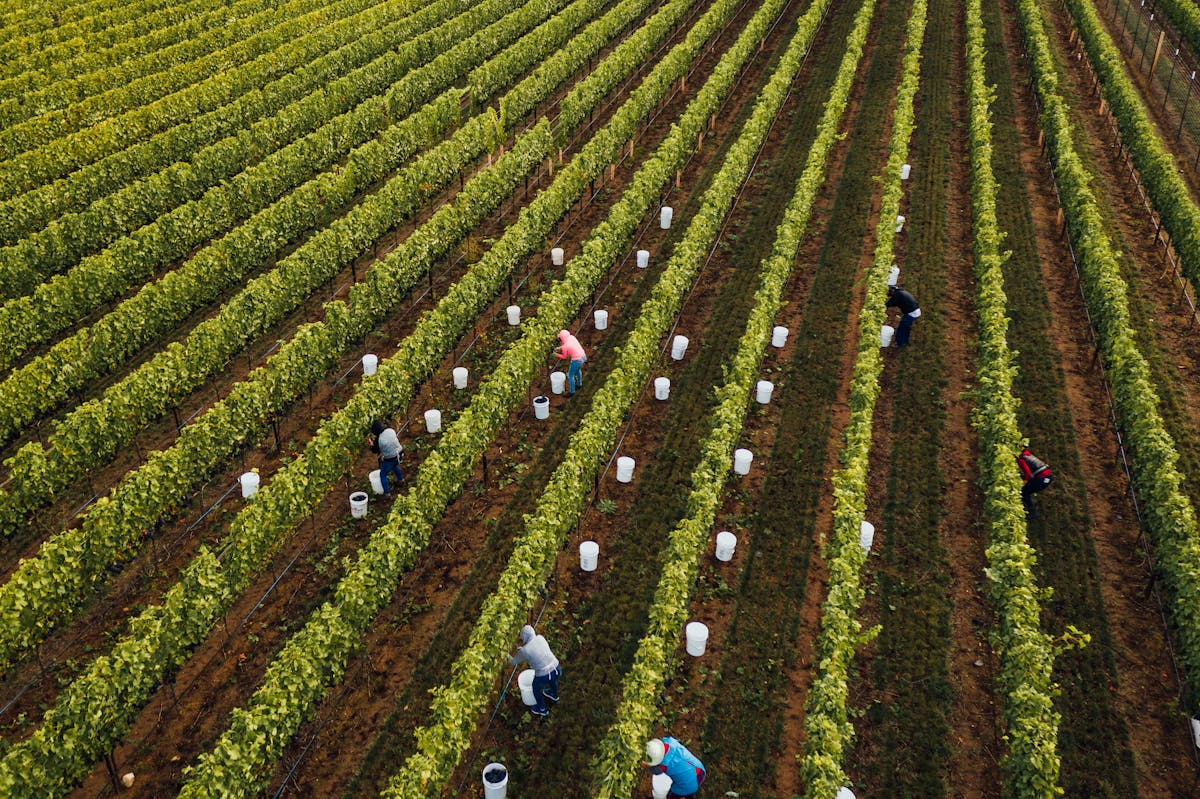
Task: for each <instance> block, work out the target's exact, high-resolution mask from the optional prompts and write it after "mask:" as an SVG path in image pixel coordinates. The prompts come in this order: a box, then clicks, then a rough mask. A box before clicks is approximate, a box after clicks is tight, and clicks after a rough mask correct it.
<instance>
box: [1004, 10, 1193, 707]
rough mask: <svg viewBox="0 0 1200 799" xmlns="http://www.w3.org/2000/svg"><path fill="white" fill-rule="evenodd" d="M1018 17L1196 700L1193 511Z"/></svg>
mask: <svg viewBox="0 0 1200 799" xmlns="http://www.w3.org/2000/svg"><path fill="white" fill-rule="evenodd" d="M1017 11H1018V20H1019V21H1020V23H1021V31H1022V36H1023V40H1024V42H1025V47H1026V51H1027V52H1028V54H1029V62H1030V67H1031V69H1032V71H1033V79H1034V89H1035V91H1036V94H1037V98H1038V101H1039V104H1040V107H1041V115H1040V123H1041V129H1042V131H1043V132H1044V133H1045V136H1046V141H1047V143H1048V154H1049V156H1050V160H1051V164H1052V166H1053V168H1054V175H1055V181H1056V184H1057V187H1058V193H1059V197H1060V199H1061V201H1062V205H1063V211H1064V212H1065V214H1066V220H1067V232H1068V235H1069V237H1070V241H1071V245H1072V246H1073V248H1074V250H1075V254H1076V257H1077V260H1078V265H1079V272H1080V276H1081V282H1082V288H1083V291H1084V301H1085V303H1086V304H1087V307H1088V312H1089V314H1090V316H1091V318H1092V320H1093V323H1094V324H1095V325H1096V334H1097V336H1098V338H1099V342H1100V352H1101V354H1102V355H1103V358H1104V364H1105V369H1106V372H1107V374H1108V378H1109V380H1110V381H1111V383H1112V387H1113V396H1114V401H1115V403H1116V409H1117V415H1118V416H1119V417H1120V420H1121V425H1122V429H1123V430H1124V431H1125V434H1126V440H1127V441H1128V442H1129V444H1130V448H1131V454H1132V462H1133V482H1134V488H1135V489H1136V491H1137V493H1138V495H1139V496H1140V497H1141V498H1142V500H1143V502H1144V507H1145V509H1146V515H1145V518H1146V521H1147V527H1148V528H1149V532H1150V536H1151V538H1152V540H1153V541H1154V547H1155V554H1156V556H1157V559H1158V567H1159V569H1160V570H1161V574H1162V576H1163V577H1164V578H1165V579H1164V583H1165V584H1166V586H1167V587H1168V589H1169V592H1170V595H1171V600H1170V603H1169V613H1170V616H1171V620H1172V623H1173V625H1174V628H1175V633H1176V636H1177V639H1178V641H1179V651H1180V654H1181V658H1182V661H1183V671H1184V681H1185V684H1186V685H1187V687H1188V692H1189V694H1190V696H1191V697H1193V700H1192V701H1195V699H1194V698H1195V697H1200V531H1198V530H1197V524H1196V511H1195V508H1194V507H1192V504H1191V502H1190V501H1189V500H1188V498H1187V496H1186V494H1184V492H1183V489H1182V484H1183V475H1182V474H1181V473H1180V471H1179V468H1178V466H1177V464H1178V461H1179V453H1178V451H1177V450H1176V449H1175V444H1174V441H1173V440H1172V438H1171V436H1170V434H1169V433H1168V432H1167V430H1166V427H1165V425H1164V423H1163V419H1162V415H1161V414H1160V413H1159V410H1158V395H1157V393H1156V392H1155V390H1154V383H1153V381H1152V380H1151V377H1150V367H1149V365H1148V364H1147V363H1146V359H1145V358H1144V357H1143V356H1142V354H1141V352H1140V351H1139V350H1138V348H1137V344H1136V343H1135V340H1134V338H1135V334H1134V330H1133V324H1132V322H1131V320H1130V316H1129V303H1128V297H1127V291H1128V289H1127V285H1126V283H1125V280H1124V279H1123V278H1122V277H1121V270H1120V265H1119V264H1118V263H1117V260H1116V257H1115V256H1114V251H1113V248H1112V243H1111V241H1110V239H1109V238H1108V235H1107V234H1106V233H1105V231H1104V221H1103V217H1102V215H1101V212H1100V207H1099V203H1098V202H1097V200H1096V197H1095V194H1093V192H1092V190H1091V188H1090V185H1091V183H1092V181H1093V176H1092V175H1091V174H1090V173H1089V171H1088V170H1087V169H1086V167H1084V165H1083V162H1082V161H1081V160H1080V158H1079V155H1078V154H1077V153H1076V151H1075V145H1074V141H1073V125H1072V124H1071V121H1070V118H1069V115H1068V110H1067V106H1066V104H1065V103H1064V102H1063V100H1062V97H1061V96H1060V95H1059V94H1058V90H1057V83H1058V75H1057V73H1056V71H1055V66H1054V60H1053V55H1052V53H1051V50H1050V44H1049V40H1048V37H1047V35H1046V31H1045V28H1044V25H1043V22H1042V18H1041V13H1040V9H1039V8H1038V6H1037V3H1036V2H1035V0H1018V2H1017Z"/></svg>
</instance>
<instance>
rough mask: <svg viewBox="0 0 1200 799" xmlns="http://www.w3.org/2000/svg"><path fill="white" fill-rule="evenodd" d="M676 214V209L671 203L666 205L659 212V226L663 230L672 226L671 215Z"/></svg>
mask: <svg viewBox="0 0 1200 799" xmlns="http://www.w3.org/2000/svg"><path fill="white" fill-rule="evenodd" d="M674 215H675V209H673V208H672V207H671V206H669V205H664V206H663V207H662V210H661V211H659V212H658V226H659V227H660V228H662V229H663V230H666V229H667V228H669V227H671V217H672V216H674Z"/></svg>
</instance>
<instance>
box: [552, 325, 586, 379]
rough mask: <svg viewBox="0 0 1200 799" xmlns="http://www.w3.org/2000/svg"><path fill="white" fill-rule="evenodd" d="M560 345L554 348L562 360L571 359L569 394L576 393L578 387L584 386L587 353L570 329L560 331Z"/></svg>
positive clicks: (568, 370)
mask: <svg viewBox="0 0 1200 799" xmlns="http://www.w3.org/2000/svg"><path fill="white" fill-rule="evenodd" d="M558 340H559V342H560V344H559V346H557V347H555V348H554V354H555V355H556V356H558V357H559V358H560V359H562V360H564V361H565V360H569V361H570V362H571V365H570V366H569V367H567V388H568V389H569V391H568V393H569V394H574V393H575V389H576V388H583V365H584V364H585V363H587V355H586V354H585V353H584V351H583V345H582V344H580V343H579V339H577V338H575V337H574V336H572V335H571V331H569V330H560V331H558Z"/></svg>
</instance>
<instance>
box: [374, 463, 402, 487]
mask: <svg viewBox="0 0 1200 799" xmlns="http://www.w3.org/2000/svg"><path fill="white" fill-rule="evenodd" d="M388 472H395V473H396V480H398V481H399V482H401V483H403V482H404V473H403V472H401V471H400V459H399V458H389V459H388V460H382V459H381V460H380V461H379V482H380V483H382V484H383V493H385V494H386V493H388V491H389V490H390V489H389V488H388V479H387V476H388Z"/></svg>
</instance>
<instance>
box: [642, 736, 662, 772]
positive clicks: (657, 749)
mask: <svg viewBox="0 0 1200 799" xmlns="http://www.w3.org/2000/svg"><path fill="white" fill-rule="evenodd" d="M666 753H667V747H666V744H664V743H663V742H662V741H660V740H659V739H657V738H651V739H650V740H649V741H646V762H647V763H649V764H650V765H651V766H657V765H658V764H659V763H661V762H662V761H663V755H665V754H666Z"/></svg>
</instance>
